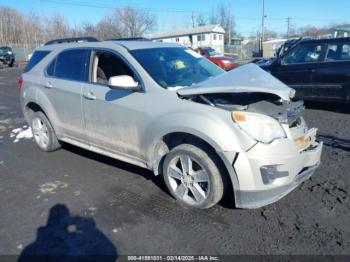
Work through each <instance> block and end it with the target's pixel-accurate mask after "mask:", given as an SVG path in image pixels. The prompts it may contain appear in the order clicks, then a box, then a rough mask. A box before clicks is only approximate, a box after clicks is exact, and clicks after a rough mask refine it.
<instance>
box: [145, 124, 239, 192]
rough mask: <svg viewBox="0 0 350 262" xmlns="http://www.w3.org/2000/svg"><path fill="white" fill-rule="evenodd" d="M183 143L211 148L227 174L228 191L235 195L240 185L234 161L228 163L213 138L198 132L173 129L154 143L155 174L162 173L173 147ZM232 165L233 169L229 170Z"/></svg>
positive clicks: (152, 158) (152, 156) (152, 152)
mask: <svg viewBox="0 0 350 262" xmlns="http://www.w3.org/2000/svg"><path fill="white" fill-rule="evenodd" d="M183 143H188V144H192V145H195V146H198V147H199V148H201V149H202V150H204V151H207V150H210V151H211V152H212V153H213V154H215V155H216V156H217V161H219V163H218V165H220V166H218V168H219V169H220V170H221V171H222V172H224V174H223V176H225V177H224V179H225V182H226V183H227V185H226V189H227V192H226V193H232V194H233V195H234V189H235V188H238V186H239V185H238V178H237V175H236V174H235V171H234V170H233V168H232V163H227V161H225V160H224V159H223V158H222V156H223V155H222V154H219V153H218V151H217V150H218V148H219V147H218V145H217V144H216V143H215V142H213V141H212V140H211V139H210V140H207V139H206V136H205V135H204V136H201V135H198V133H191V132H184V131H172V132H168V133H166V134H164V135H163V136H161V137H160V138H159V139H158V140H157V141H156V142H155V143H154V146H153V147H152V150H151V152H150V154H151V156H150V157H151V160H150V163H151V165H152V170H153V172H154V174H155V175H156V176H157V175H159V174H161V173H162V170H163V162H164V159H165V156H166V155H167V154H168V152H169V151H170V150H171V149H172V148H174V147H176V146H178V145H180V144H183ZM235 158H236V156H234V159H235ZM230 167H231V169H232V170H229V168H230Z"/></svg>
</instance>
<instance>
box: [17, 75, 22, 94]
mask: <svg viewBox="0 0 350 262" xmlns="http://www.w3.org/2000/svg"><path fill="white" fill-rule="evenodd" d="M22 85H23V77H22V76H21V77H20V78H19V79H18V90H19V91H21V90H22Z"/></svg>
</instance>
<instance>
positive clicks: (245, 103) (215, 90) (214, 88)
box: [177, 64, 307, 143]
mask: <svg viewBox="0 0 350 262" xmlns="http://www.w3.org/2000/svg"><path fill="white" fill-rule="evenodd" d="M177 92H178V95H179V96H180V97H181V98H183V99H187V100H190V101H193V102H196V103H202V104H207V105H210V106H213V107H217V108H221V109H224V110H227V111H230V112H232V118H233V120H234V121H235V122H236V123H237V124H238V125H239V126H240V127H241V128H242V129H243V130H245V131H246V133H248V135H249V136H250V137H252V138H253V139H255V140H257V141H259V142H263V143H270V142H272V141H273V140H275V139H277V138H282V137H290V138H292V139H295V140H297V141H301V139H300V136H301V133H305V132H306V129H307V128H306V124H305V122H304V120H303V118H302V115H303V113H304V110H305V108H304V104H303V102H302V101H293V97H294V94H295V91H294V90H293V89H291V88H289V87H288V86H286V85H285V84H283V83H282V82H280V81H279V80H277V79H276V78H274V77H273V76H271V75H270V74H268V73H266V72H265V71H263V70H262V69H260V68H259V67H258V66H256V65H253V64H249V65H246V66H242V67H240V68H238V69H236V70H233V71H231V72H229V73H226V74H223V75H220V76H218V77H215V78H212V79H209V80H207V81H205V82H202V83H199V84H197V85H195V86H192V87H189V88H182V89H180V90H178V91H177ZM243 118H244V119H250V120H251V121H250V124H249V123H248V121H246V122H245V123H243V121H240V120H242V119H243ZM270 118H272V119H274V120H276V121H277V122H278V124H277V123H275V121H273V120H272V119H270ZM248 124H249V125H250V126H249V127H247V125H248ZM281 128H283V130H281ZM291 130H292V131H293V132H292V134H291ZM295 130H298V132H295ZM300 130H301V131H302V132H300ZM255 133H256V134H255ZM259 133H261V134H259Z"/></svg>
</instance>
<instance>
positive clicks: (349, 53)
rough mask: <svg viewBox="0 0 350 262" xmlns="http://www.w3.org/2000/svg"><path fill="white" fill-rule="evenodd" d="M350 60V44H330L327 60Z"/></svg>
mask: <svg viewBox="0 0 350 262" xmlns="http://www.w3.org/2000/svg"><path fill="white" fill-rule="evenodd" d="M344 60H350V44H342V43H340V44H332V45H329V46H328V50H327V56H326V62H334V61H344Z"/></svg>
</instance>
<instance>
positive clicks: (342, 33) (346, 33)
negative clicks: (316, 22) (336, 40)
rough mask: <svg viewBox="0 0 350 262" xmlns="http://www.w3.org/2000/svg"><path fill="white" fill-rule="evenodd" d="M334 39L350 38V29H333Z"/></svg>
mask: <svg viewBox="0 0 350 262" xmlns="http://www.w3.org/2000/svg"><path fill="white" fill-rule="evenodd" d="M333 36H334V37H350V27H344V28H335V29H333Z"/></svg>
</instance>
